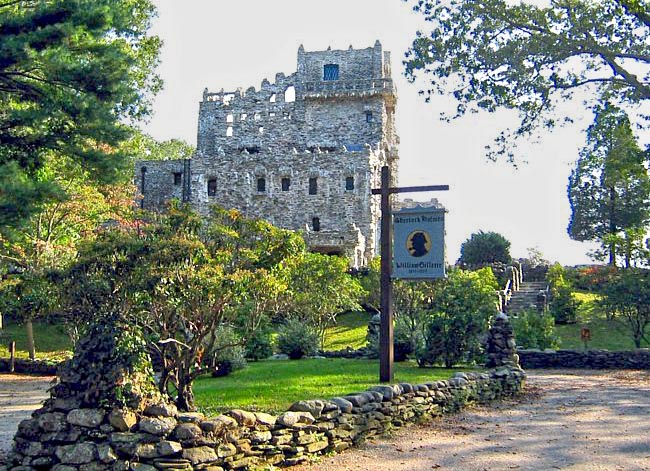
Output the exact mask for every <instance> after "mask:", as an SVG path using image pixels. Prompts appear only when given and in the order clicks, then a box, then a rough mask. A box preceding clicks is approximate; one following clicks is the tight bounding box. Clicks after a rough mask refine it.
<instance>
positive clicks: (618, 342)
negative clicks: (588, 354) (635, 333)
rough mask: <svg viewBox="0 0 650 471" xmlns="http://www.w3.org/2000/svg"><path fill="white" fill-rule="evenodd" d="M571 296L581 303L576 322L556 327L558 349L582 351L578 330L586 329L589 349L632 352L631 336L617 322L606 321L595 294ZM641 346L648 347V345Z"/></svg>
mask: <svg viewBox="0 0 650 471" xmlns="http://www.w3.org/2000/svg"><path fill="white" fill-rule="evenodd" d="M573 295H574V296H575V297H576V299H578V300H579V301H581V304H580V308H579V309H578V322H577V323H575V324H570V325H558V326H556V332H557V334H558V336H559V337H560V341H561V344H560V348H566V349H580V350H582V349H584V343H583V342H582V340H580V329H582V328H583V327H586V328H588V329H590V330H591V341H590V342H589V344H588V345H589V348H591V349H595V348H603V349H607V350H634V348H635V347H634V342H633V341H632V336H631V335H630V334H629V333H628V331H627V330H626V328H625V327H624V326H622V325H621V324H620V323H619V322H616V321H608V320H607V318H606V316H605V314H604V313H603V312H602V311H601V310H600V309H599V307H598V299H599V296H598V295H597V294H593V293H581V292H576V293H573ZM642 346H644V347H650V345H642Z"/></svg>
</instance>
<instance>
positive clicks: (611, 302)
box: [602, 268, 650, 348]
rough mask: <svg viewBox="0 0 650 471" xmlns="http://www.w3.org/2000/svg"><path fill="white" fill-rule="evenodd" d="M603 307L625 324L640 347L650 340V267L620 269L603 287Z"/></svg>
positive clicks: (649, 342)
mask: <svg viewBox="0 0 650 471" xmlns="http://www.w3.org/2000/svg"><path fill="white" fill-rule="evenodd" d="M602 293H603V295H604V297H603V307H604V308H605V309H606V310H607V311H611V312H613V313H614V317H613V319H614V320H616V321H618V322H620V323H621V324H622V325H624V326H625V327H626V328H627V329H628V331H629V332H630V334H631V335H632V339H633V340H634V345H635V346H636V348H641V342H642V341H645V343H646V344H650V335H649V334H650V270H644V269H640V268H631V269H629V270H618V271H616V272H615V273H614V275H613V276H612V277H610V279H609V282H608V283H607V284H605V285H604V286H603V288H602Z"/></svg>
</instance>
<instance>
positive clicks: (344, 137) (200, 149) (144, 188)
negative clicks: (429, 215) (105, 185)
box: [136, 42, 399, 266]
mask: <svg viewBox="0 0 650 471" xmlns="http://www.w3.org/2000/svg"><path fill="white" fill-rule="evenodd" d="M395 103H396V95H395V89H394V86H393V82H392V79H391V78H390V55H389V53H388V52H384V51H383V50H382V47H381V44H380V43H379V42H377V43H375V45H374V46H373V47H370V48H366V49H359V50H357V49H352V48H350V49H348V50H329V49H328V50H327V51H315V52H305V51H304V49H303V47H302V46H301V47H300V49H299V50H298V57H297V71H296V72H295V73H293V74H291V75H289V76H286V75H284V74H281V73H280V74H277V75H276V77H275V81H274V82H273V83H270V82H269V81H268V80H266V79H265V80H263V81H262V84H261V87H260V89H259V90H256V89H255V88H254V87H251V88H249V89H247V90H246V91H243V90H242V89H238V90H235V91H232V92H226V91H223V90H221V91H219V92H209V91H208V90H207V89H206V90H205V91H204V94H203V101H202V102H201V104H200V106H199V124H198V136H197V152H196V155H195V156H193V158H192V159H191V160H190V161H163V162H138V163H137V164H136V183H137V185H138V188H140V190H141V192H142V195H143V200H142V206H143V207H144V208H146V209H153V210H160V209H162V208H163V207H164V202H165V201H168V200H169V199H171V198H178V199H181V200H185V201H189V202H190V203H191V204H192V205H193V206H194V207H195V208H197V209H198V210H199V211H200V212H201V213H203V214H207V213H208V211H209V206H210V205H211V204H219V205H221V206H224V207H226V208H236V209H239V210H240V211H242V212H243V213H244V214H245V215H246V216H248V217H260V218H264V219H267V220H269V221H270V222H272V223H273V224H275V225H278V226H280V227H283V228H286V229H293V230H303V231H304V232H305V237H306V240H307V242H308V245H309V246H310V248H311V249H312V250H317V251H321V252H325V253H339V254H342V255H346V256H348V257H349V258H350V260H351V262H352V264H353V265H355V266H358V265H364V264H366V263H367V261H368V260H369V259H370V258H371V257H372V256H373V255H374V253H375V244H376V239H377V237H376V231H377V223H378V220H379V200H378V198H377V197H372V196H371V194H370V190H371V189H372V188H375V187H377V186H378V185H379V179H380V169H381V166H382V165H386V164H390V165H391V166H392V167H393V175H394V178H395V179H396V174H397V158H398V153H397V145H398V143H399V139H398V137H397V134H396V131H395V125H394V112H395ZM143 169H144V170H143Z"/></svg>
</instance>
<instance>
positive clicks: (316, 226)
mask: <svg viewBox="0 0 650 471" xmlns="http://www.w3.org/2000/svg"><path fill="white" fill-rule="evenodd" d="M311 228H312V230H313V231H314V232H318V231H320V218H311Z"/></svg>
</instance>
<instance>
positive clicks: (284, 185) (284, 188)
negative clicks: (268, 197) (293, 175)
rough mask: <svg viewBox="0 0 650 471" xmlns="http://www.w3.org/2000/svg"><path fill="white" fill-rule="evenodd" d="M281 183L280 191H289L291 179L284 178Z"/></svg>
mask: <svg viewBox="0 0 650 471" xmlns="http://www.w3.org/2000/svg"><path fill="white" fill-rule="evenodd" d="M281 183H282V191H289V188H290V187H291V179H290V178H289V177H284V178H283V179H282V182H281Z"/></svg>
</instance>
